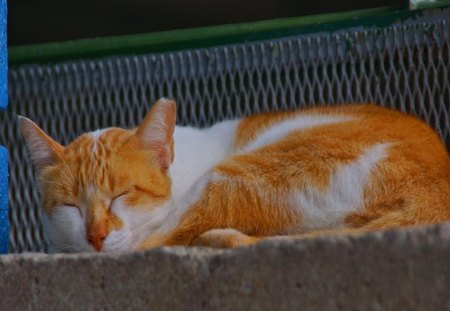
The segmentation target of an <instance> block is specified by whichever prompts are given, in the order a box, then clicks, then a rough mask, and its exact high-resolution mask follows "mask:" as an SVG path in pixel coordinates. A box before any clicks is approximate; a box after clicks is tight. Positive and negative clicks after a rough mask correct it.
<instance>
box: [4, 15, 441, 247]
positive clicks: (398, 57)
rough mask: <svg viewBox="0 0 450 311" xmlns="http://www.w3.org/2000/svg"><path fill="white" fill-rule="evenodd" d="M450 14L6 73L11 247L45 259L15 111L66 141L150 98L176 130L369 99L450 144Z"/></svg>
mask: <svg viewBox="0 0 450 311" xmlns="http://www.w3.org/2000/svg"><path fill="white" fill-rule="evenodd" d="M449 22H450V14H449V11H443V13H442V14H440V15H439V16H433V17H431V16H429V17H424V18H423V19H422V20H416V21H409V22H405V23H402V24H396V25H392V26H390V27H388V28H384V29H378V28H377V29H375V28H371V29H363V28H358V29H349V30H345V31H340V32H336V33H333V34H329V33H321V34H314V35H304V36H297V37H289V38H284V39H282V40H276V41H267V42H258V43H249V44H243V45H231V46H223V47H215V48H210V49H200V50H188V51H182V52H173V53H163V54H151V55H144V56H130V57H121V58H109V59H100V60H86V61H78V62H69V63H60V64H56V65H52V66H38V65H34V66H30V65H28V66H22V67H18V68H13V69H12V70H11V72H10V103H11V108H10V109H9V111H8V112H7V113H6V114H1V115H0V127H2V129H1V131H0V139H1V142H4V143H5V144H6V146H7V147H8V148H9V150H10V158H11V188H10V189H11V190H10V194H9V197H10V206H11V214H10V218H11V224H12V225H11V227H12V230H11V237H10V241H11V243H10V251H11V252H23V251H41V250H44V249H45V246H46V242H45V239H44V236H43V233H42V230H41V225H40V215H39V196H38V193H37V189H36V186H35V184H34V181H33V172H32V168H31V166H30V164H29V159H28V157H27V155H26V149H25V145H24V142H23V141H22V138H21V135H20V134H19V131H18V128H17V124H16V115H17V114H23V115H26V116H28V117H30V118H31V119H33V120H35V121H36V122H37V123H38V124H39V125H40V126H42V127H43V129H44V130H45V131H47V132H48V133H49V134H50V135H51V136H53V137H54V138H55V139H57V140H59V141H61V142H63V143H67V142H69V141H70V140H71V139H73V138H74V137H76V136H77V135H79V134H80V133H82V132H84V131H90V130H94V129H97V128H102V127H106V126H112V125H114V126H124V127H131V126H133V125H135V124H136V123H137V122H138V121H139V120H141V118H142V117H143V116H144V114H145V112H146V111H147V110H148V108H149V106H150V104H151V103H153V102H154V101H155V100H156V99H157V98H159V97H162V96H165V97H173V98H175V99H177V101H178V107H179V110H178V118H179V122H180V123H181V124H192V125H198V126H205V125H209V124H211V123H213V122H216V121H218V120H222V119H225V118H232V117H235V116H242V115H248V114H251V113H255V112H261V111H274V110H279V109H289V108H294V107H299V106H305V105H320V104H327V103H328V104H340V103H347V102H366V101H369V102H376V103H380V104H382V105H386V106H389V107H396V108H399V109H401V110H403V111H407V112H410V113H413V114H415V115H417V116H419V117H421V118H423V119H424V120H426V121H427V122H428V123H429V124H430V125H431V126H433V127H434V128H436V130H437V131H438V132H439V134H440V135H441V136H442V138H443V139H444V140H445V141H446V144H447V146H450V127H449V120H450V119H449V113H450V112H449V110H450V107H449V106H450V84H449V80H450V38H449V37H450V29H449Z"/></svg>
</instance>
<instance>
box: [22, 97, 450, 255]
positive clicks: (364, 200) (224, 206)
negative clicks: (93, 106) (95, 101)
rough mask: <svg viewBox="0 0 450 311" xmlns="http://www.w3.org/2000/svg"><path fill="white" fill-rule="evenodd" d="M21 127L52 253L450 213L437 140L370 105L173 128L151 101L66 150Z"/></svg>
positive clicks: (446, 168)
mask: <svg viewBox="0 0 450 311" xmlns="http://www.w3.org/2000/svg"><path fill="white" fill-rule="evenodd" d="M21 127H22V130H23V132H24V135H25V138H26V140H27V143H28V145H29V147H30V151H31V155H32V158H33V160H34V163H35V164H36V166H37V168H38V172H39V176H40V181H39V183H40V188H41V193H42V196H43V202H44V207H45V209H46V215H47V217H46V218H47V224H46V226H45V228H46V231H47V233H48V235H49V238H50V240H51V242H52V244H53V245H54V248H55V250H56V251H89V250H95V249H96V250H99V251H100V250H101V251H124V250H131V249H144V248H150V247H156V246H161V245H210V246H219V247H230V246H239V245H245V244H250V243H253V242H255V241H257V240H258V239H259V238H263V237H270V236H279V235H300V236H301V235H305V236H307V235H308V234H315V233H317V232H326V230H343V231H349V232H352V231H355V232H364V231H370V230H379V229H388V228H396V227H401V226H408V225H419V224H431V223H437V222H442V221H446V220H450V158H449V155H448V153H447V151H446V149H445V147H444V146H443V144H442V142H441V141H440V139H439V138H438V136H437V135H436V134H435V133H434V132H433V131H432V130H431V129H430V128H429V127H428V126H426V125H425V124H424V123H423V122H421V121H419V120H418V119H416V118H413V117H411V116H407V115H405V114H402V113H399V112H394V111H391V110H388V109H384V108H380V107H376V106H373V105H349V106H341V107H335V108H333V107H325V108H312V109H307V110H302V111H295V112H280V113H273V114H263V115H255V116H252V117H249V118H246V119H243V120H234V121H225V122H221V123H218V124H216V125H214V126H212V127H211V128H208V129H194V128H183V127H176V128H175V104H174V102H172V101H168V100H160V101H159V102H158V103H156V104H155V106H154V107H153V108H152V110H151V111H150V112H149V114H148V115H147V116H146V118H145V119H144V121H143V123H142V124H141V126H140V127H139V128H138V129H137V130H130V131H126V130H122V129H115V128H112V129H105V130H102V131H97V132H94V133H88V134H85V135H83V136H81V137H79V138H78V139H77V140H75V141H74V142H73V143H71V144H70V145H69V146H67V147H65V148H64V147H62V146H60V145H58V144H57V143H55V142H54V141H52V140H51V139H50V138H49V137H47V136H46V135H45V134H44V133H43V132H41V131H40V130H39V129H38V128H37V127H36V125H34V124H33V123H32V122H31V121H29V120H27V119H22V120H21ZM172 134H173V135H172ZM172 138H173V139H172ZM172 161H173V162H172ZM230 228H231V229H232V230H230Z"/></svg>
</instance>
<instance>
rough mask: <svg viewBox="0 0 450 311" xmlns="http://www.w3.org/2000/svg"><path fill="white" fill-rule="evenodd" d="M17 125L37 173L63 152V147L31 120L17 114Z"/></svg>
mask: <svg viewBox="0 0 450 311" xmlns="http://www.w3.org/2000/svg"><path fill="white" fill-rule="evenodd" d="M19 126H20V129H21V131H22V135H23V137H24V138H25V142H26V143H27V146H28V150H29V151H30V155H31V160H32V161H33V164H34V166H35V169H36V170H37V172H38V173H40V171H41V170H42V169H43V168H44V167H46V166H48V165H51V164H53V163H54V161H55V160H56V159H57V158H58V157H61V155H62V154H63V153H64V147H63V146H62V145H60V144H58V143H57V142H56V141H54V140H53V139H52V138H51V137H50V136H48V135H47V134H45V132H44V131H43V130H41V129H40V128H39V126H37V125H36V124H35V123H34V122H33V121H31V120H30V119H28V118H25V117H22V116H19Z"/></svg>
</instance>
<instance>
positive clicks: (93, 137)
mask: <svg viewBox="0 0 450 311" xmlns="http://www.w3.org/2000/svg"><path fill="white" fill-rule="evenodd" d="M74 117H76V116H74ZM175 119H176V105H175V102H174V101H171V100H167V99H160V100H159V101H158V102H157V103H155V104H154V105H153V107H152V108H151V109H150V111H149V112H148V113H147V115H146V116H145V118H144V120H143V121H142V123H141V125H140V126H139V127H138V128H136V129H133V130H124V129H120V128H107V129H104V130H98V131H95V132H92V133H87V134H83V135H81V136H79V137H78V138H77V139H75V140H74V141H73V142H71V143H70V144H69V145H68V146H65V147H64V146H62V145H60V144H59V143H57V142H56V141H54V140H53V139H52V138H50V137H49V136H48V135H47V134H45V133H44V131H42V130H41V129H40V128H39V127H38V126H37V125H36V124H35V123H33V122H32V121H31V120H29V119H27V118H24V117H20V118H19V124H20V128H21V130H22V133H23V135H24V137H25V141H26V143H27V146H28V149H29V152H30V155H31V159H32V162H33V164H34V167H35V170H36V175H37V178H38V185H39V190H40V193H41V198H42V203H43V207H44V211H45V212H44V229H45V231H46V234H47V237H48V238H49V240H50V246H51V251H56V252H80V251H127V250H134V249H137V248H138V246H139V244H140V243H142V242H143V240H144V239H145V238H146V237H147V236H148V235H149V234H151V233H152V232H153V231H154V230H156V229H157V227H158V225H159V223H160V222H161V218H162V217H163V214H164V213H163V212H162V211H163V210H164V205H165V204H166V203H167V202H168V200H169V198H170V196H171V180H170V178H169V176H168V170H169V166H170V164H171V162H172V161H173V157H174V154H173V131H174V128H175Z"/></svg>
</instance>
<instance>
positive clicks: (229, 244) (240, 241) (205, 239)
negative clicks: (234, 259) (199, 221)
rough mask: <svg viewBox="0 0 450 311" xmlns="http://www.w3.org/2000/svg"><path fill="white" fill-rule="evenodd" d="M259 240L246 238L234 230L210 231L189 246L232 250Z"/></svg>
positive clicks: (250, 237)
mask: <svg viewBox="0 0 450 311" xmlns="http://www.w3.org/2000/svg"><path fill="white" fill-rule="evenodd" d="M259 240H260V238H257V237H252V236H248V235H246V234H244V233H242V232H240V231H238V230H235V229H212V230H209V231H206V232H205V233H203V234H201V235H200V236H199V237H197V238H196V239H195V240H194V241H193V242H192V243H191V246H208V247H215V248H233V247H240V246H246V245H251V244H254V243H256V242H258V241H259Z"/></svg>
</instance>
